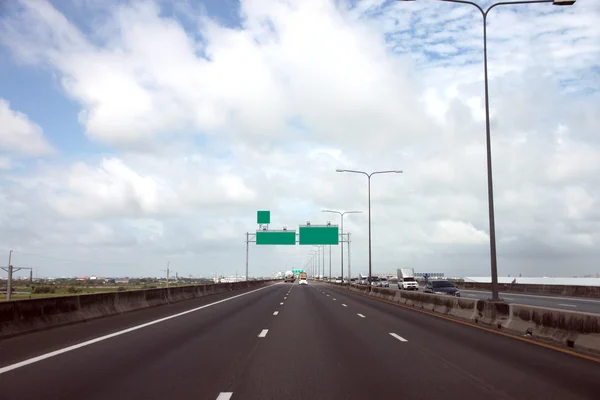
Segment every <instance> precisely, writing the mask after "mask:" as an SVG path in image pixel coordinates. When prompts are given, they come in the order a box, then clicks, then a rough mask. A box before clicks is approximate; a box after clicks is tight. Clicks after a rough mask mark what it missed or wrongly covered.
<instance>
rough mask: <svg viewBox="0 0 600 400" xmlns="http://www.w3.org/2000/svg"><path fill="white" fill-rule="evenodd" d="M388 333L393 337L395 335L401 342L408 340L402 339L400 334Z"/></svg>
mask: <svg viewBox="0 0 600 400" xmlns="http://www.w3.org/2000/svg"><path fill="white" fill-rule="evenodd" d="M390 335H392V336H393V337H395V338H396V339H398V340H399V341H401V342H408V340H406V339H404V338H403V337H402V336H400V335H396V334H395V333H392V332H390Z"/></svg>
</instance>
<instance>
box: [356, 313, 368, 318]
mask: <svg viewBox="0 0 600 400" xmlns="http://www.w3.org/2000/svg"><path fill="white" fill-rule="evenodd" d="M356 315H358V316H359V317H361V318H367V317H365V316H364V315H362V314H356Z"/></svg>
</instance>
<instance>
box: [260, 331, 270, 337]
mask: <svg viewBox="0 0 600 400" xmlns="http://www.w3.org/2000/svg"><path fill="white" fill-rule="evenodd" d="M267 333H269V330H268V329H263V330H262V331H260V333H259V334H258V337H265V336H267Z"/></svg>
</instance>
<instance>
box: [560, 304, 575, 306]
mask: <svg viewBox="0 0 600 400" xmlns="http://www.w3.org/2000/svg"><path fill="white" fill-rule="evenodd" d="M557 305H558V306H563V307H577V306H576V305H575V304H557Z"/></svg>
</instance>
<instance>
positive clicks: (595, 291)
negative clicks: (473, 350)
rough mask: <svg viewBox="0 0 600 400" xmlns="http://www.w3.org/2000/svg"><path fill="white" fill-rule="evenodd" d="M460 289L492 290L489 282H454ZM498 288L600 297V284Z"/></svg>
mask: <svg viewBox="0 0 600 400" xmlns="http://www.w3.org/2000/svg"><path fill="white" fill-rule="evenodd" d="M454 284H455V285H456V287H458V288H460V289H467V290H468V289H472V290H486V291H491V290H492V284H491V283H481V282H459V281H456V282H454ZM498 290H499V291H500V292H507V293H520V294H534V295H540V296H567V297H586V298H596V299H600V286H569V285H533V284H523V283H514V284H512V283H499V284H498Z"/></svg>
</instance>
